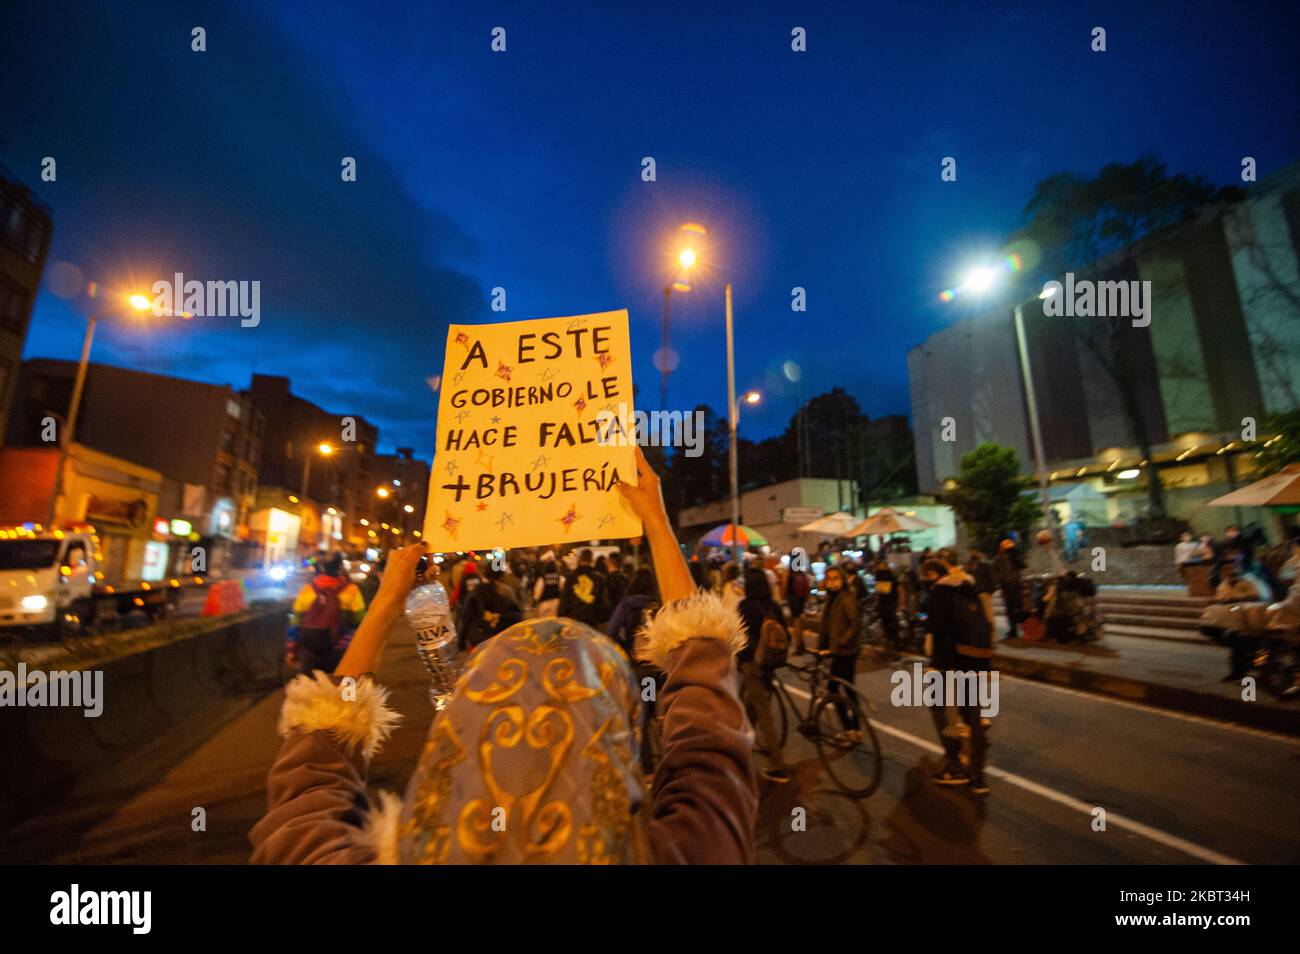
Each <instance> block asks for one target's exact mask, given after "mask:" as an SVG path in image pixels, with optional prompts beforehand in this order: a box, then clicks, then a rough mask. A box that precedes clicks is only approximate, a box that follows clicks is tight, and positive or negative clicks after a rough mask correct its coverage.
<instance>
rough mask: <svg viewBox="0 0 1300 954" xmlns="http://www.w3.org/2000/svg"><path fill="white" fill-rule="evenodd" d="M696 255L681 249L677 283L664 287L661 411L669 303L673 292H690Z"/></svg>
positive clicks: (666, 370)
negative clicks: (679, 272)
mask: <svg viewBox="0 0 1300 954" xmlns="http://www.w3.org/2000/svg"><path fill="white" fill-rule="evenodd" d="M698 228H699V227H698V226H696V227H693V228H692V227H689V226H686V225H684V226H682V230H683V231H695V230H697V229H698ZM695 260H696V253H695V249H694V248H692V247H690V246H689V245H688V246H686V247H685V248H683V249H682V250H681V251H680V252H679V253H678V254H677V263H678V264H679V265H680V266H681V269H682V270H681V274H680V276H679V277H678V279H677V281H675V282H669V283H668V284H667V285H665V286H664V343H663V348H662V350H661V351H660V352H659V360H660V362H661V367H660V369H659V370H660V375H659V407H660V409H661V410H664V411H666V410H668V374H669V371H670V368H669V366H668V317H669V314H670V312H671V302H672V294H673V292H675V291H677V292H688V291H690V290H691V283H690V280H689V279H690V272H691V269H692V268H694V267H695Z"/></svg>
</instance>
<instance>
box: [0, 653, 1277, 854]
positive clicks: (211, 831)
mask: <svg viewBox="0 0 1300 954" xmlns="http://www.w3.org/2000/svg"><path fill="white" fill-rule="evenodd" d="M412 640H413V637H412V635H411V634H410V632H409V631H408V630H403V631H400V632H399V633H398V634H396V635H395V637H394V640H393V641H392V643H391V644H390V648H389V650H388V652H387V656H386V658H385V660H384V662H383V664H382V665H381V667H380V671H379V675H380V678H381V680H382V681H384V682H385V684H387V685H388V686H389V687H390V689H391V690H392V692H393V696H392V698H393V703H394V705H395V706H396V707H397V708H398V710H399V711H401V712H403V713H404V714H405V715H406V719H405V721H404V723H403V725H402V726H401V728H400V729H399V730H398V732H397V733H396V735H395V736H394V738H393V739H392V740H391V741H390V743H389V744H388V745H387V746H386V747H385V749H384V750H383V751H382V752H381V753H380V755H379V756H378V757H377V758H376V760H375V762H374V764H373V766H372V772H371V780H372V784H373V785H374V786H375V787H387V788H390V789H398V790H400V789H401V788H402V787H403V786H404V784H405V781H406V778H407V776H408V775H409V772H410V771H411V768H412V766H413V765H414V761H415V758H416V756H417V754H418V752H419V749H420V746H421V744H422V742H423V739H424V735H425V732H426V731H427V728H428V724H429V721H430V718H431V711H430V709H429V705H428V699H427V696H426V695H425V685H426V683H425V679H424V676H423V671H422V670H421V668H420V666H419V663H418V661H417V659H416V657H415V654H414V651H413V642H412ZM888 678H889V671H888V670H885V669H876V670H874V671H869V672H862V673H859V675H858V685H859V686H860V688H861V689H862V691H864V692H865V693H866V694H867V695H868V696H869V697H870V698H871V699H873V700H874V701H875V703H876V705H877V707H878V712H877V715H876V717H875V719H874V721H875V722H876V723H877V725H878V732H879V734H880V740H881V744H882V748H883V750H884V756H885V762H884V780H883V782H882V784H881V787H880V789H879V790H878V791H877V792H876V793H875V794H874V795H872V796H871V797H870V798H869V799H866V800H864V801H862V802H857V801H854V800H852V799H848V798H845V797H843V796H841V795H839V794H837V793H836V792H835V791H834V790H833V789H831V788H829V787H828V786H827V784H826V783H825V781H824V779H823V778H822V773H821V766H820V763H819V762H818V760H817V757H816V754H815V752H814V751H813V750H812V749H811V747H810V746H809V745H808V743H807V742H806V741H804V740H803V739H798V738H796V737H795V736H794V734H793V733H792V741H791V743H790V748H789V752H790V757H791V758H792V760H793V761H794V763H795V766H796V769H797V776H796V780H795V781H794V782H793V783H791V784H789V785H784V786H776V785H771V784H765V785H764V788H763V804H762V811H761V819H760V824H759V831H758V836H759V857H760V860H761V861H763V862H765V863H854V864H863V863H870V864H882V863H900V864H927V863H947V864H967V863H970V864H980V863H999V864H1016V863H1047V864H1069V863H1081V864H1088V863H1098V864H1106V863H1141V864H1151V863H1170V862H1211V863H1212V862H1225V861H1231V860H1239V861H1247V862H1270V863H1296V862H1297V861H1300V824H1297V822H1296V816H1295V811H1294V808H1295V802H1294V793H1295V792H1296V791H1297V789H1298V788H1300V741H1298V740H1292V739H1286V738H1279V737H1273V736H1269V735H1266V734H1263V733H1260V732H1257V731H1254V730H1243V729H1240V728H1235V727H1231V726H1225V725H1222V724H1217V723H1209V722H1205V721H1201V720H1196V719H1192V718H1187V717H1180V716H1177V715H1171V714H1168V713H1164V712H1159V711H1156V710H1151V709H1146V708H1141V707H1137V706H1134V705H1131V704H1128V703H1122V702H1116V701H1113V700H1109V699H1105V698H1102V697H1097V696H1087V695H1083V694H1081V693H1077V692H1074V691H1071V690H1065V689H1059V688H1055V687H1052V686H1047V685H1043V684H1039V683H1033V682H1026V681H1019V680H1014V679H1004V680H1003V681H1002V683H1001V713H1000V714H999V715H998V717H997V719H996V722H995V726H994V729H993V736H992V738H993V742H994V747H993V749H992V752H991V763H990V764H991V766H992V769H991V771H990V773H989V775H990V783H991V785H992V793H991V794H990V795H989V796H988V797H987V798H985V799H982V800H981V799H979V798H977V797H976V796H973V795H972V794H970V793H969V792H967V791H964V790H961V789H940V788H938V787H936V786H934V785H933V784H931V783H930V782H929V781H928V780H927V776H928V774H929V772H931V771H933V769H934V768H935V766H936V764H937V760H936V757H935V755H936V752H937V751H938V746H937V744H936V741H935V737H934V729H933V726H932V724H931V722H930V720H929V717H928V715H927V713H925V712H924V711H922V710H917V709H900V708H894V707H892V706H890V705H889V693H888V688H889V683H888ZM280 699H281V693H280V692H279V691H278V690H277V691H271V692H265V691H264V692H262V693H256V694H251V695H249V696H247V697H244V698H236V699H232V700H230V702H229V705H228V706H227V707H226V708H225V709H224V710H222V711H220V712H216V713H212V714H210V715H209V717H208V718H207V719H206V720H205V721H204V722H202V723H194V724H192V725H189V726H187V727H186V729H185V731H183V732H180V733H177V734H175V735H173V736H169V737H168V738H164V739H159V740H157V742H156V743H155V744H154V745H153V746H151V747H150V748H149V749H147V750H142V751H138V752H134V753H130V754H127V755H125V756H124V757H123V758H122V759H121V760H120V762H119V763H118V764H117V765H116V766H115V767H114V769H113V771H112V772H110V773H106V774H103V775H100V776H98V777H96V778H93V779H86V780H83V781H82V783H81V784H79V785H78V786H76V787H75V788H74V789H73V790H72V791H70V792H69V793H68V796H67V797H66V798H65V799H64V800H62V801H61V802H60V803H59V804H57V805H51V806H50V808H49V810H48V811H47V812H46V813H45V814H44V815H43V816H41V817H39V818H35V819H31V820H29V821H28V822H25V823H23V824H22V825H19V826H17V827H16V828H15V829H13V830H11V831H10V832H9V833H7V834H6V835H3V836H0V859H3V860H10V861H62V862H73V863H77V862H95V863H133V862H161V863H195V862H204V863H218V864H222V863H228V864H238V863H242V862H244V861H246V860H247V857H248V844H247V832H248V829H249V828H250V827H251V826H252V824H253V823H254V822H255V821H256V820H257V818H258V817H259V816H260V814H261V812H262V811H263V809H264V793H263V783H264V779H265V772H266V769H267V766H268V765H269V763H270V761H271V758H272V756H273V755H274V753H275V750H276V739H275V731H274V727H275V722H276V718H277V715H278V712H279V706H280ZM196 807H201V808H203V809H204V811H205V814H206V830H205V831H201V832H196V831H193V830H192V825H191V819H192V817H193V815H192V812H193V809H194V808H196ZM1096 807H1101V808H1104V809H1105V810H1106V813H1107V830H1106V831H1104V832H1099V831H1094V830H1093V829H1092V819H1093V814H1092V810H1093V809H1094V808H1096ZM795 808H803V809H804V810H805V812H806V815H807V821H808V824H807V830H806V831H793V830H792V826H791V818H792V817H793V816H792V811H793V810H794V809H795Z"/></svg>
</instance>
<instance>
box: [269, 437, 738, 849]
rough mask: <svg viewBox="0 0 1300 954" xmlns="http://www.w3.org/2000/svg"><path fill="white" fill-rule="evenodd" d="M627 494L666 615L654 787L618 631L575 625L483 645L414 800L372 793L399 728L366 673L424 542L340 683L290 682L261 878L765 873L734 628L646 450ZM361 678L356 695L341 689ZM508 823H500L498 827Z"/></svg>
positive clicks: (396, 577)
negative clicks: (714, 868) (381, 869)
mask: <svg viewBox="0 0 1300 954" xmlns="http://www.w3.org/2000/svg"><path fill="white" fill-rule="evenodd" d="M636 460H637V470H638V477H639V482H638V484H637V485H636V486H629V485H626V484H621V485H620V486H619V492H620V493H621V495H622V496H623V498H624V499H625V500H626V502H627V503H628V505H629V506H630V507H631V508H632V509H633V511H634V512H635V513H636V514H637V516H639V517H640V518H641V520H642V523H643V525H644V527H645V537H646V539H647V541H648V542H649V544H650V550H651V555H652V557H653V561H654V566H655V570H656V576H657V582H658V586H659V590H660V594H661V597H662V599H663V601H664V604H665V605H664V608H663V609H662V610H661V611H660V612H659V613H658V614H656V615H655V616H654V618H653V619H652V620H651V621H650V622H649V623H648V624H647V625H646V626H645V627H644V629H643V630H642V631H641V633H640V634H639V636H638V637H637V645H636V651H637V655H638V657H640V658H641V659H644V660H646V661H647V662H649V663H651V664H653V665H655V666H657V667H659V668H660V669H662V670H663V671H664V673H665V680H664V684H663V688H662V690H661V691H660V693H659V702H660V705H661V709H662V712H663V727H662V733H661V738H662V742H661V750H662V754H661V757H660V761H659V764H658V766H657V768H656V771H655V774H654V781H653V785H652V786H651V787H650V788H649V790H648V791H647V787H646V784H645V781H644V775H643V773H642V771H641V767H640V765H639V758H638V749H639V746H640V744H641V743H642V741H643V740H642V739H641V738H640V737H639V734H638V728H637V726H638V721H639V719H638V714H639V711H640V691H639V690H640V687H639V684H638V683H637V682H636V681H635V679H634V676H633V671H632V667H631V665H630V664H629V662H628V659H627V656H626V655H625V654H624V653H623V652H622V650H620V649H619V648H618V647H617V646H616V645H615V644H614V642H613V641H612V640H610V639H609V638H608V637H606V636H604V635H602V634H600V633H598V632H596V630H594V629H593V628H591V627H590V626H587V625H585V624H582V623H579V622H577V621H575V620H571V619H564V618H559V619H538V620H528V621H524V622H520V623H517V624H516V625H514V626H512V627H510V628H509V629H507V630H505V631H504V632H502V633H499V634H498V635H496V636H494V637H493V638H492V639H490V640H488V641H487V642H486V643H484V644H483V645H482V646H481V647H480V648H479V649H478V651H477V652H476V653H475V654H474V656H473V661H472V663H471V665H470V668H469V669H468V670H467V671H466V673H465V674H464V675H463V676H462V677H461V678H460V679H459V680H458V682H457V684H456V688H455V691H454V693H453V695H452V697H451V699H450V701H449V702H448V704H447V706H446V708H445V709H443V710H442V711H440V712H438V713H437V714H436V715H435V717H434V720H433V723H432V725H431V727H430V730H429V735H428V739H427V741H426V743H425V746H424V749H423V751H422V753H421V756H420V759H419V763H418V765H417V767H416V769H415V773H414V775H413V776H412V778H411V780H410V782H409V784H408V786H407V788H406V794H405V797H404V798H399V797H397V796H395V795H392V794H388V795H381V796H380V798H379V799H378V800H377V801H375V802H372V801H370V799H369V798H368V797H367V792H366V768H367V764H368V763H369V761H370V759H371V757H372V756H373V755H374V753H375V752H376V751H377V750H378V748H379V747H380V746H381V745H382V744H383V743H384V741H385V740H386V739H387V738H388V737H389V735H390V734H391V732H392V729H393V726H394V724H395V723H396V722H397V721H398V719H399V718H400V717H399V716H398V715H397V714H396V713H395V712H393V711H392V710H391V709H389V708H388V706H387V705H386V701H387V696H388V693H387V690H386V689H384V688H383V687H382V686H379V685H378V684H376V683H375V682H374V680H373V679H372V678H371V676H370V675H369V673H371V671H372V670H373V669H374V668H375V664H376V660H377V657H378V654H379V653H380V651H381V650H382V649H383V646H384V644H385V642H386V640H387V635H388V631H389V629H390V628H391V626H392V625H393V624H394V623H395V622H396V621H397V618H398V617H399V616H401V615H402V610H403V606H404V603H405V599H406V596H407V594H408V592H409V591H410V589H411V587H412V585H413V581H414V579H415V570H416V566H417V564H418V561H419V559H420V556H421V552H422V549H423V547H422V545H421V544H416V545H415V546H412V547H408V548H406V549H403V550H398V551H396V552H395V553H393V554H392V555H391V556H390V557H389V562H388V572H387V573H386V574H385V576H384V581H383V584H382V585H381V587H380V590H379V592H378V593H377V594H376V597H375V605H374V606H373V607H372V609H371V612H370V613H369V614H368V615H367V616H366V618H365V619H364V620H363V621H362V624H361V626H360V627H359V628H358V630H357V633H356V635H355V637H354V638H353V640H352V643H351V644H350V646H349V647H348V652H347V653H346V654H345V656H344V657H343V660H342V662H341V663H340V664H339V666H338V668H337V669H336V670H335V671H334V674H333V678H332V679H331V678H330V677H328V676H326V675H325V674H324V673H318V674H316V677H315V678H314V679H313V678H309V677H300V678H299V679H297V680H295V681H294V682H291V683H290V684H289V685H288V687H287V688H286V692H285V703H284V707H283V709H282V711H281V716H280V724H279V729H280V734H281V735H282V736H283V742H282V744H281V747H280V751H279V753H278V755H277V756H276V759H275V762H274V764H273V765H272V766H271V770H270V775H269V778H268V783H267V802H268V806H267V813H266V815H265V816H264V817H263V818H262V819H261V820H260V821H259V822H258V823H257V825H255V826H254V828H253V829H252V831H251V832H250V835H249V838H250V841H251V842H252V845H253V855H252V860H253V862H255V863H260V864H373V863H384V864H606V863H636V862H654V863H705V864H743V863H750V862H752V861H753V860H754V824H755V820H756V816H757V808H758V796H757V783H756V779H755V777H754V770H753V767H752V764H751V753H752V748H753V730H752V728H751V727H750V725H749V722H748V719H747V718H746V715H745V711H744V707H743V706H742V704H741V702H740V700H739V698H738V695H737V677H736V663H735V658H734V657H735V654H736V653H737V652H738V651H739V650H740V649H741V648H743V647H744V645H745V634H744V630H743V627H742V625H741V623H740V619H739V617H738V616H737V615H736V613H735V612H734V611H733V610H729V609H727V608H726V607H725V606H724V605H723V604H722V602H721V600H720V599H719V598H718V597H717V596H715V595H712V594H706V593H701V592H699V591H698V589H697V588H696V586H695V584H694V582H693V581H692V579H691V576H690V573H689V572H688V570H687V568H686V563H685V561H684V560H683V559H682V556H681V551H680V549H679V548H678V545H677V540H676V538H675V536H674V534H673V531H672V528H671V526H670V524H669V522H668V517H667V514H666V513H665V511H664V506H663V498H662V494H661V492H660V488H659V480H658V477H656V476H655V474H654V472H653V471H652V470H651V469H650V467H649V465H648V464H647V463H646V460H645V457H644V455H643V454H642V453H641V451H640V448H637V449H636ZM347 677H350V678H351V680H353V681H352V682H349V683H348V686H349V688H350V689H351V690H352V692H351V697H350V698H349V699H347V700H345V699H344V698H343V695H342V693H341V691H340V690H341V688H342V686H341V685H340V682H341V680H343V679H345V678H347ZM498 820H499V821H500V822H502V823H501V824H497V823H496V822H497V821H498Z"/></svg>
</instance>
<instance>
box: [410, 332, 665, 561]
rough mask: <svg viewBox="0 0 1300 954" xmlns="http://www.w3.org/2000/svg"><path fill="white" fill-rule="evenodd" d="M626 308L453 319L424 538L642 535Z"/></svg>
mask: <svg viewBox="0 0 1300 954" xmlns="http://www.w3.org/2000/svg"><path fill="white" fill-rule="evenodd" d="M630 352H631V345H630V339H629V336H628V327H627V312H626V311H615V312H605V313H602V314H595V315H579V316H577V317H573V318H542V319H537V320H535V321H514V322H506V323H503V324H497V325H452V326H451V327H450V328H449V329H448V332H447V354H446V360H445V365H444V369H443V375H442V381H443V388H442V392H441V397H440V399H439V403H438V447H437V449H436V451H435V453H434V459H433V472H432V477H431V479H430V482H429V502H428V508H427V510H426V517H425V529H424V536H425V539H426V540H427V541H428V542H429V544H430V546H431V547H432V548H433V549H434V550H441V551H445V550H482V549H489V548H492V547H520V546H542V545H545V544H548V543H554V542H559V541H564V540H584V539H592V538H606V539H616V538H622V537H635V536H639V535H640V533H641V521H640V520H639V519H638V518H637V515H636V514H635V513H634V512H633V510H632V509H631V507H629V506H628V504H627V502H626V501H625V500H624V499H623V498H622V497H620V496H619V495H618V494H617V493H615V492H614V487H615V486H616V485H617V484H618V482H619V480H620V479H622V477H621V476H620V475H622V476H625V477H627V478H628V479H631V478H632V475H633V474H634V473H635V465H634V463H633V442H632V440H631V438H630V437H629V436H628V434H627V431H626V421H627V420H628V419H629V417H630V414H631V402H632V369H631V361H630Z"/></svg>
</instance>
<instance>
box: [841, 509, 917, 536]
mask: <svg viewBox="0 0 1300 954" xmlns="http://www.w3.org/2000/svg"><path fill="white" fill-rule="evenodd" d="M933 526H934V524H933V523H929V522H928V521H925V520H922V519H921V518H920V517H909V516H908V515H907V514H905V513H899V512H898V511H897V510H895V509H894V508H892V507H881V508H880V509H879V510H877V511H876V512H875V513H873V514H872V515H871V516H870V517H868V518H867V519H866V520H863V521H862V522H861V523H860V524H858V525H857V526H856V527H854V528H853V529H851V530H850V531H849V532H848V533H847V534H846V536H850V537H878V536H884V535H885V534H887V533H911V532H913V531H916V530H928V529H930V528H931V527H933Z"/></svg>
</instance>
